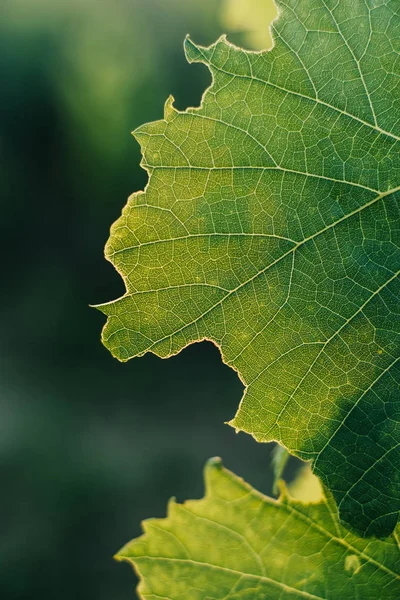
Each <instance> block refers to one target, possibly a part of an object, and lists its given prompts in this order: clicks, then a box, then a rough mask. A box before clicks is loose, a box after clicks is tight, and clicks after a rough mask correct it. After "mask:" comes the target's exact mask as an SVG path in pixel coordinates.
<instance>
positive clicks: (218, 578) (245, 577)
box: [117, 459, 400, 600]
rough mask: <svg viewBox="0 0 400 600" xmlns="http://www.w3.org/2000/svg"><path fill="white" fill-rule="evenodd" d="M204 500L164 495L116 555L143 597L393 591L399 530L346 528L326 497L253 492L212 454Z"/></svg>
mask: <svg viewBox="0 0 400 600" xmlns="http://www.w3.org/2000/svg"><path fill="white" fill-rule="evenodd" d="M205 482H206V495H205V497H204V498H203V499H201V500H191V501H189V502H185V503H184V504H177V503H176V502H175V501H174V500H172V501H171V502H170V503H169V506H168V517H167V518H166V519H151V520H148V521H145V522H144V523H143V529H144V531H145V534H144V535H143V536H142V537H140V538H138V539H135V540H133V541H132V542H130V543H129V544H127V545H126V546H125V547H124V548H122V550H121V551H120V552H119V553H118V555H117V558H118V559H120V560H127V561H129V562H131V563H133V565H134V566H135V568H136V570H137V572H138V574H139V576H140V578H141V583H140V585H139V590H138V591H139V593H140V596H141V598H143V599H145V600H160V598H161V599H163V600H166V599H169V600H206V599H210V600H211V599H212V600H271V599H276V600H278V599H279V600H286V599H288V600H292V599H293V600H294V599H296V598H299V599H301V598H304V599H306V600H307V599H308V600H322V599H324V600H345V599H347V600H356V599H357V600H378V599H383V598H384V599H385V600H397V599H398V598H399V596H400V573H399V567H400V551H399V546H398V544H397V542H396V539H395V537H394V536H393V537H391V538H388V539H387V540H384V541H380V540H364V539H362V538H359V537H358V536H355V535H353V534H352V533H349V532H348V531H346V530H345V529H343V528H342V527H341V526H340V524H339V522H338V519H337V512H336V508H335V505H334V503H333V502H332V500H331V499H330V498H328V499H325V498H324V499H323V500H322V501H320V502H319V503H317V504H304V503H302V502H299V501H296V500H293V499H291V498H290V497H288V496H287V494H286V493H285V492H284V493H283V495H282V496H281V498H280V499H279V501H275V500H272V499H271V498H267V497H266V496H263V495H262V494H260V493H259V492H257V491H255V490H254V489H253V488H252V487H251V486H249V485H248V484H246V483H245V482H244V481H243V480H242V479H239V478H238V477H236V476H235V475H233V473H230V472H229V471H227V470H226V469H224V468H223V467H222V466H221V463H220V462H219V461H218V460H217V459H214V460H212V461H210V462H209V463H208V465H207V466H206V469H205Z"/></svg>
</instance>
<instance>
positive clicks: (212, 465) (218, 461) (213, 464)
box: [205, 456, 223, 471]
mask: <svg viewBox="0 0 400 600" xmlns="http://www.w3.org/2000/svg"><path fill="white" fill-rule="evenodd" d="M222 468H223V464H222V458H220V457H219V456H214V457H213V458H209V459H208V461H207V462H206V467H205V470H206V471H220V470H221V469H222Z"/></svg>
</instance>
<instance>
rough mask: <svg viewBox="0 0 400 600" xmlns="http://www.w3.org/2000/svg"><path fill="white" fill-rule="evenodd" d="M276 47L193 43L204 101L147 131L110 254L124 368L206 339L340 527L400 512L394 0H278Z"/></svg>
mask: <svg viewBox="0 0 400 600" xmlns="http://www.w3.org/2000/svg"><path fill="white" fill-rule="evenodd" d="M278 9H279V17H278V19H277V20H276V22H275V23H274V25H273V30H272V35H273V39H274V47H273V49H272V50H271V51H268V52H267V51H266V52H250V51H245V50H241V49H239V48H236V47H234V46H232V45H231V44H229V43H228V42H227V41H226V39H225V38H221V39H220V40H218V41H217V42H216V43H215V44H214V45H212V46H210V47H209V48H203V47H200V46H196V45H195V44H194V43H193V42H192V41H191V40H190V39H187V40H186V43H185V50H186V55H187V57H188V60H189V61H190V62H202V63H204V64H206V65H207V67H208V68H209V69H210V71H211V73H212V76H213V83H212V86H211V87H210V88H209V89H208V90H207V91H206V93H205V95H204V97H203V99H202V103H201V106H200V107H199V108H189V109H187V110H186V111H185V112H178V111H177V110H176V109H175V108H174V107H173V101H172V99H170V100H169V101H168V102H167V103H166V106H165V115H164V119H163V120H161V121H158V122H155V123H150V124H147V125H144V126H143V127H140V128H139V129H138V130H137V131H136V132H135V136H136V138H137V139H138V140H139V142H140V144H141V148H142V153H143V166H144V167H145V168H146V169H147V171H148V173H149V177H150V179H149V184H148V186H147V188H146V190H145V192H139V193H137V194H134V195H133V196H131V197H130V199H129V201H128V204H127V206H126V207H125V208H124V210H123V214H122V216H121V218H120V219H119V220H118V221H117V222H116V223H115V224H114V226H113V227H112V230H111V237H110V239H109V241H108V244H107V247H106V256H107V258H108V259H109V260H110V261H111V262H112V263H113V264H114V265H115V267H116V269H117V270H118V271H119V272H120V273H121V275H122V277H123V279H124V281H125V285H126V294H125V295H124V296H123V297H122V298H120V299H118V300H116V301H114V302H110V303H108V304H105V305H102V306H101V307H100V308H101V310H103V312H104V313H105V314H106V315H107V316H108V322H107V325H106V327H105V329H104V332H103V340H104V343H105V345H106V346H107V347H108V348H109V349H110V350H111V352H112V353H113V354H114V355H115V356H116V357H118V358H119V359H120V360H128V359H129V358H131V357H133V356H138V355H142V354H144V353H146V352H149V351H150V352H153V353H155V354H157V355H158V356H161V357H167V356H170V355H172V354H176V353H177V352H179V351H180V350H181V349H182V348H184V347H185V346H187V345H188V344H190V343H192V342H196V341H200V340H204V339H209V340H212V341H213V342H214V343H215V344H217V345H218V347H219V348H220V350H221V354H222V358H223V360H224V362H225V363H226V364H228V365H230V366H231V367H232V368H233V369H235V370H236V371H237V372H238V373H239V376H240V378H241V380H242V381H243V383H244V384H245V386H246V390H245V394H244V397H243V399H242V402H241V404H240V407H239V410H238V412H237V414H236V416H235V417H234V419H233V420H232V421H231V424H232V425H233V426H234V427H236V428H237V429H239V430H243V431H246V432H248V433H250V434H251V435H253V436H254V437H255V438H256V439H257V440H258V441H262V442H264V441H270V440H277V441H279V442H280V443H281V444H282V445H284V446H285V447H286V448H287V449H288V450H289V451H290V452H291V453H294V454H296V455H297V456H299V457H301V458H303V459H306V460H312V464H313V469H314V472H315V473H316V474H317V475H319V476H320V477H321V478H322V480H323V483H324V484H325V485H327V486H328V487H329V489H330V490H331V491H332V492H333V495H334V497H335V500H336V502H337V504H338V508H339V511H340V517H341V519H342V520H343V521H344V522H346V523H348V524H350V525H351V526H352V527H353V528H355V529H356V530H357V531H359V532H361V533H362V534H364V535H370V534H375V535H388V534H389V533H390V532H391V531H392V530H393V528H394V526H395V523H396V521H397V517H398V512H399V508H400V471H399V466H400V446H399V440H400V431H399V427H400V425H399V420H400V410H399V382H400V366H399V362H398V360H399V331H400V327H399V322H400V319H399V312H400V307H399V297H400V285H399V278H398V274H399V264H400V260H399V245H400V244H399V228H400V219H399V198H400V187H399V186H400V141H399V135H400V84H399V81H400V79H399V77H400V66H399V65H400V59H399V46H400V36H399V31H400V2H399V0H340V2H338V1H337V0H334V1H332V0H302V1H299V0H280V1H279V2H278Z"/></svg>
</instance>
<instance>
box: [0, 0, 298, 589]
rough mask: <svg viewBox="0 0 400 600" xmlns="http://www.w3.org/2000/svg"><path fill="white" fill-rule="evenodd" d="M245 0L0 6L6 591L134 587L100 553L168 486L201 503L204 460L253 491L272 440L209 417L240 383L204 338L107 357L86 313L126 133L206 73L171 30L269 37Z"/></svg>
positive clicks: (106, 553)
mask: <svg viewBox="0 0 400 600" xmlns="http://www.w3.org/2000/svg"><path fill="white" fill-rule="evenodd" d="M232 2H233V3H235V2H236V5H235V6H233V4H232ZM240 4H241V6H239V5H240ZM244 5H245V6H246V7H247V10H246V11H245V12H243V3H240V1H239V0H226V1H222V0H190V1H188V0H0V75H1V91H0V114H1V121H0V126H1V131H0V134H1V135H0V167H1V168H0V178H1V181H0V189H1V199H2V202H1V223H0V228H1V236H0V240H1V242H0V243H1V245H2V252H1V257H2V262H1V270H2V273H1V284H2V285H1V289H2V296H1V297H2V301H1V311H0V320H1V330H0V331H1V334H0V482H1V484H0V485H1V488H0V526H1V531H0V597H1V598H4V600H17V599H18V600H28V599H29V600H34V599H39V598H40V599H41V600H44V599H45V598H57V600H67V599H68V600H70V599H71V598H74V599H78V600H79V599H82V600H88V599H93V600H122V599H124V600H127V599H129V598H135V597H136V596H135V586H136V578H135V576H134V574H133V573H132V572H131V569H130V568H129V566H128V565H125V564H123V565H121V564H117V563H116V562H114V561H113V560H112V555H113V554H114V553H115V552H116V551H117V550H118V549H119V547H120V546H121V545H123V544H124V543H125V542H126V541H128V539H130V538H132V537H134V536H136V535H138V534H140V521H141V520H142V519H144V518H147V517H151V516H164V514H165V507H166V503H167V500H168V498H169V497H170V496H176V497H177V498H178V500H180V501H182V500H184V499H186V498H195V497H201V495H202V493H203V481H202V468H203V465H204V462H205V461H206V460H207V458H209V457H210V456H214V455H220V456H222V457H223V459H224V462H225V464H226V465H227V466H228V467H229V468H231V469H232V470H234V471H235V472H236V473H238V474H240V475H242V476H243V477H245V479H247V480H248V481H249V482H251V483H252V484H253V485H255V486H257V487H258V488H259V489H260V490H262V491H264V492H267V493H269V492H270V491H271V480H272V476H271V468H270V455H271V445H263V444H256V443H255V442H254V441H253V440H252V438H251V437H250V436H246V435H245V434H239V435H235V432H234V431H233V429H231V428H230V427H229V426H227V425H224V421H226V420H228V419H229V418H231V417H232V416H233V415H234V413H235V410H236V407H237V405H238V402H239V400H240V397H241V394H242V385H241V384H240V382H239V380H238V378H237V376H236V375H235V373H234V372H233V371H231V370H229V369H228V368H227V367H226V366H224V365H223V364H222V362H221V358H220V355H219V352H218V350H217V349H216V348H215V347H214V346H213V345H211V344H209V343H203V344H195V345H194V346H192V347H190V348H188V349H186V350H185V351H183V352H182V353H181V354H180V355H179V356H177V357H175V358H172V359H170V360H168V361H162V360H160V359H157V358H156V357H154V356H152V355H149V356H145V357H144V358H141V359H137V360H133V361H131V362H129V363H127V364H120V363H118V362H117V361H116V360H115V359H113V358H112V357H111V356H110V355H109V354H108V352H107V351H106V350H105V349H104V348H103V347H102V346H101V344H100V331H101V327H102V326H103V324H104V317H103V316H102V315H101V314H100V313H99V312H97V311H95V310H93V309H91V308H89V306H88V305H89V304H90V303H100V302H104V301H108V300H111V299H114V298H116V297H118V296H119V295H121V294H122V293H123V285H122V281H121V279H120V278H119V276H118V275H117V273H116V272H115V271H114V270H113V268H112V267H111V265H110V264H109V263H107V262H106V261H105V260H104V258H103V247H104V244H105V241H106V239H107V237H108V230H109V226H110V225H111V223H112V222H113V221H114V220H115V219H116V218H117V217H118V215H119V213H120V211H121V209H122V206H123V205H124V203H125V201H126V198H127V196H128V195H129V194H130V193H131V192H133V191H135V190H139V189H142V188H143V186H144V185H145V183H146V173H145V172H144V171H143V170H141V168H140V167H139V161H140V152H139V147H138V145H137V143H136V142H135V141H134V140H133V138H132V137H131V135H130V131H131V130H132V129H134V128H135V127H137V126H138V125H140V124H142V123H143V122H146V121H149V120H155V119H158V118H160V117H161V116H162V113H163V103H164V101H165V99H166V98H167V96H168V95H169V94H170V93H172V94H173V95H174V96H175V98H176V106H177V108H179V109H184V108H186V107H187V106H188V105H198V104H199V101H200V97H201V94H202V92H203V90H204V89H205V88H206V87H207V86H208V85H209V83H210V75H209V73H208V71H207V70H206V68H205V67H203V66H202V65H192V66H189V65H188V64H187V63H186V61H185V58H184V54H183V50H182V42H183V39H184V36H185V34H186V33H188V32H190V34H191V36H192V38H193V39H194V40H196V41H197V42H200V43H202V44H208V43H211V42H213V41H214V40H215V39H216V38H217V37H218V36H219V35H220V34H221V33H223V32H224V31H225V30H226V29H228V30H229V31H230V32H231V34H230V35H229V38H230V39H231V40H232V41H235V42H238V43H243V44H245V45H248V46H249V45H250V46H252V45H255V47H260V46H262V45H264V46H268V44H269V39H268V28H267V24H268V20H269V19H270V18H271V16H272V15H273V14H274V8H273V5H272V3H269V4H268V2H264V1H263V2H261V0H251V1H247V2H245V3H244ZM236 9H238V10H239V12H237V10H236ZM240 11H241V12H240ZM243 15H244V16H243ZM294 469H295V462H292V463H290V464H289V467H288V469H287V471H286V477H287V478H289V479H290V477H291V475H292V473H293V471H294Z"/></svg>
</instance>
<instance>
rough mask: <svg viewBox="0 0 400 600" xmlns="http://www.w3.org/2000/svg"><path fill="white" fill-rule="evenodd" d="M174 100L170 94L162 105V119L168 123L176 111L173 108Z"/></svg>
mask: <svg viewBox="0 0 400 600" xmlns="http://www.w3.org/2000/svg"><path fill="white" fill-rule="evenodd" d="M174 102H175V98H174V97H173V96H172V95H171V94H170V95H169V96H168V98H167V100H166V101H165V104H164V119H165V120H166V121H169V120H170V118H171V117H172V115H174V114H176V113H177V112H178V111H177V110H176V108H175V107H174Z"/></svg>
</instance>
